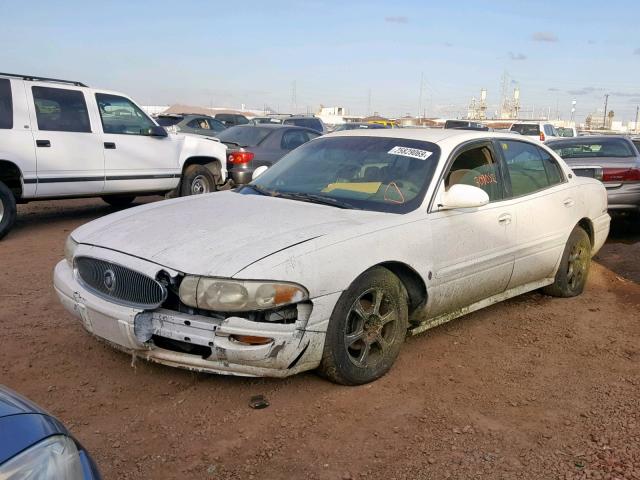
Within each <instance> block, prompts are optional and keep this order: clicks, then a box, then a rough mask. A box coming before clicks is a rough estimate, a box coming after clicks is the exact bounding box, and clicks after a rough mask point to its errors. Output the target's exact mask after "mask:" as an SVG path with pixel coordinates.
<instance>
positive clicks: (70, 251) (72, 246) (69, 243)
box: [64, 235, 78, 267]
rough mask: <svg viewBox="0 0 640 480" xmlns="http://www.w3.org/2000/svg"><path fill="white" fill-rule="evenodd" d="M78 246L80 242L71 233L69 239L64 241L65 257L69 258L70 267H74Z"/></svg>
mask: <svg viewBox="0 0 640 480" xmlns="http://www.w3.org/2000/svg"><path fill="white" fill-rule="evenodd" d="M76 248H78V242H76V241H75V240H74V239H73V238H71V235H69V236H68V237H67V240H66V241H65V242H64V258H66V259H67V263H68V264H69V266H70V267H73V257H74V255H75V253H76Z"/></svg>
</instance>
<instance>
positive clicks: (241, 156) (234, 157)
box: [227, 152, 255, 164]
mask: <svg viewBox="0 0 640 480" xmlns="http://www.w3.org/2000/svg"><path fill="white" fill-rule="evenodd" d="M253 157H255V155H254V154H253V152H233V153H230V154H229V156H228V157H227V161H228V162H229V163H235V164H238V163H249V162H250V161H251V160H253Z"/></svg>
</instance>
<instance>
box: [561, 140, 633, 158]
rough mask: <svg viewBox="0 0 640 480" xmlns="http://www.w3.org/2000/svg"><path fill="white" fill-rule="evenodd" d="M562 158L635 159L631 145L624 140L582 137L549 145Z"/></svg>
mask: <svg viewBox="0 0 640 480" xmlns="http://www.w3.org/2000/svg"><path fill="white" fill-rule="evenodd" d="M549 147H550V148H552V149H553V150H554V151H555V152H556V153H557V154H558V155H560V156H561V157H562V158H565V159H568V158H602V157H614V158H629V157H635V152H634V151H633V149H632V148H631V145H629V143H628V142H627V140H625V139H624V138H599V139H593V140H590V139H588V137H587V138H584V137H579V138H576V139H575V140H562V141H558V142H551V143H549Z"/></svg>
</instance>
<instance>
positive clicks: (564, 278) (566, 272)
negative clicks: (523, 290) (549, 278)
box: [542, 227, 591, 297]
mask: <svg viewBox="0 0 640 480" xmlns="http://www.w3.org/2000/svg"><path fill="white" fill-rule="evenodd" d="M590 266H591V241H590V240H589V235H588V234H587V232H585V231H584V230H583V229H582V227H576V228H574V229H573V231H572V232H571V235H569V240H568V241H567V245H566V247H565V248H564V253H563V254H562V260H561V261H560V267H559V268H558V273H556V279H555V282H553V283H552V284H551V285H548V286H546V287H544V288H543V289H542V291H543V292H544V293H546V294H547V295H551V296H553V297H575V296H576V295H580V294H581V293H582V291H583V290H584V286H585V284H586V283H587V275H588V274H589V267H590Z"/></svg>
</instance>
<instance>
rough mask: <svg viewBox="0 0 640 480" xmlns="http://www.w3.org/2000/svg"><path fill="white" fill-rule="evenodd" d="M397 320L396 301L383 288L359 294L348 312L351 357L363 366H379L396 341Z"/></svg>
mask: <svg viewBox="0 0 640 480" xmlns="http://www.w3.org/2000/svg"><path fill="white" fill-rule="evenodd" d="M397 320H398V314H397V311H396V310H395V309H394V305H393V302H392V301H391V299H390V298H389V297H388V295H386V294H385V292H383V291H382V289H380V288H372V289H370V290H367V291H366V292H364V293H363V294H362V295H360V297H359V298H358V299H357V300H356V301H355V302H353V305H352V306H351V310H349V314H348V316H347V322H346V329H345V336H344V346H345V348H346V350H347V355H348V356H349V360H351V362H352V363H353V364H354V365H356V366H357V367H361V368H368V367H375V366H377V365H378V363H379V362H380V361H381V360H382V359H383V358H384V356H385V353H386V352H387V350H388V349H389V348H390V347H391V345H392V343H393V340H394V337H395V322H396V321H397Z"/></svg>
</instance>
